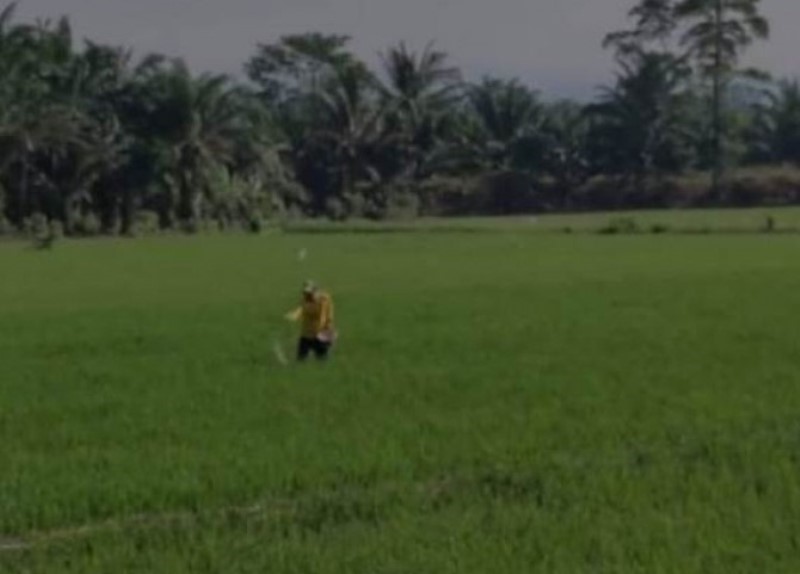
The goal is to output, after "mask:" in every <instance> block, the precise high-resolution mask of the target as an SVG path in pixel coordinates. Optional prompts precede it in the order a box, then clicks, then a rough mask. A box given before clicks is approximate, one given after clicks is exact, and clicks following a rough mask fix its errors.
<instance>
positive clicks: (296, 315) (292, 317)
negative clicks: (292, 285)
mask: <svg viewBox="0 0 800 574" xmlns="http://www.w3.org/2000/svg"><path fill="white" fill-rule="evenodd" d="M301 314H302V311H300V309H295V310H294V311H289V312H288V313H286V315H284V316H283V318H284V319H286V320H287V321H292V322H294V321H299V320H300V315H301Z"/></svg>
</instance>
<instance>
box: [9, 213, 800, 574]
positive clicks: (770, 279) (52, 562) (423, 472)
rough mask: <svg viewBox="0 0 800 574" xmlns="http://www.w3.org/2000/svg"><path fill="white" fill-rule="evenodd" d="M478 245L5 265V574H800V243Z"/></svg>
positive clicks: (478, 239) (480, 241)
mask: <svg viewBox="0 0 800 574" xmlns="http://www.w3.org/2000/svg"><path fill="white" fill-rule="evenodd" d="M796 213H797V212H794V211H793V210H789V211H786V212H781V213H778V214H777V218H778V220H779V221H781V220H782V219H783V218H788V217H790V214H792V215H791V217H795V216H796ZM762 215H763V214H762V213H759V214H758V215H756V216H752V214H751V216H752V217H750V219H747V221H754V222H758V221H760V219H761V217H762ZM670 216H672V215H671V214H670ZM592 217H594V218H595V219H593V220H592V221H593V222H604V221H607V220H608V219H609V218H611V217H615V216H607V215H606V216H592ZM635 217H637V220H638V221H645V220H646V218H647V217H653V218H655V217H656V215H652V216H651V215H647V216H645V215H642V214H637V215H636V216H635ZM661 217H664V215H663V214H662V216H661ZM688 217H690V218H691V217H698V215H691V214H690V215H688ZM707 217H709V215H708V214H707ZM713 217H714V218H716V219H715V220H716V221H720V222H722V223H720V224H719V225H720V228H730V227H736V225H738V224H736V223H735V222H734V220H736V221H739V219H736V218H747V217H748V216H747V215H745V214H743V212H730V213H729V214H714V215H713ZM726 217H727V218H728V219H726ZM730 218H733V219H730ZM798 219H800V216H798ZM540 221H541V220H540ZM544 221H545V223H544V225H550V224H551V222H550V221H549V220H548V219H547V218H545V219H544ZM576 221H578V222H579V223H581V221H582V220H581V219H580V218H577V219H576ZM647 221H649V220H647ZM683 221H684V222H685V221H686V220H683ZM582 223H583V224H585V227H583V228H582V229H587V230H588V229H593V226H594V225H595V223H591V224H589V223H587V222H586V221H583V222H582ZM478 224H479V225H480V226H481V230H483V231H485V233H471V234H466V233H459V232H458V229H456V227H458V226H459V225H461V226H464V227H463V228H466V229H472V228H474V227H475V226H476V224H475V222H460V223H457V224H452V223H451V226H450V228H440V229H435V230H432V229H430V227H429V226H428V227H426V225H428V224H425V223H424V222H423V224H419V226H418V227H417V229H416V232H415V233H381V234H366V233H357V231H358V229H351V230H349V231H348V230H347V229H343V228H341V227H337V228H335V230H336V231H338V233H322V232H321V231H324V229H321V228H318V229H313V230H308V229H305V230H303V229H294V230H293V232H292V233H274V234H268V235H264V236H258V237H256V236H253V237H249V236H236V235H230V236H204V237H194V238H181V237H161V238H150V239H138V240H127V241H123V240H108V241H84V242H81V241H64V242H62V243H60V244H58V245H57V246H56V248H55V249H54V250H53V251H51V252H37V251H34V250H32V249H31V248H29V247H28V246H27V245H24V244H21V243H7V244H3V245H0V269H2V278H0V445H2V446H1V447H0V572H3V573H6V572H8V573H13V574H22V573H26V574H28V573H36V574H38V573H48V574H49V573H53V572H58V573H61V572H64V573H81V574H84V573H106V572H126V573H127V572H135V573H164V574H166V573H170V574H173V573H184V572H185V573H193V574H194V573H212V572H213V573H218V572H225V573H255V572H287V573H289V572H291V573H295V572H297V573H300V572H314V573H345V572H346V573H352V572H365V573H366V572H369V573H400V572H415V573H417V572H432V573H433V572H436V573H437V574H439V573H448V572H452V573H459V574H462V573H473V572H474V573H483V572H509V573H512V572H514V573H516V572H547V573H576V572H592V573H596V572H613V573H618V572H647V573H676V574H677V573H680V574H686V573H725V574H729V573H738V572H740V573H752V572H770V573H779V572H786V573H793V572H797V571H799V570H800V527H798V517H800V418H798V412H800V375H799V374H798V373H800V352H799V351H800V348H799V347H798V337H797V313H796V310H797V309H798V308H800V257H798V253H799V248H800V236H796V235H793V234H757V233H752V234H745V233H740V234H708V235H702V234H676V235H672V234H663V235H658V234H648V233H642V234H632V235H627V234H621V235H600V234H594V233H573V234H566V233H531V232H530V229H529V227H528V226H527V223H525V222H523V221H522V220H514V221H498V220H490V221H480V222H478ZM540 224H541V223H540ZM564 225H565V224H563V223H562V222H558V223H553V229H554V230H558V229H560V228H561V227H562V226H564ZM571 225H572V226H575V227H576V228H577V227H578V223H572V224H571ZM691 225H694V223H693V222H692V221H689V223H688V224H687V226H691ZM433 231H435V232H433ZM307 278H313V279H316V280H317V281H319V282H320V283H322V284H323V285H324V286H325V287H327V288H328V289H330V291H331V292H332V294H333V296H334V298H335V301H336V309H337V322H338V325H339V329H340V331H341V335H342V337H341V340H340V342H339V344H338V346H337V348H336V349H335V354H334V356H333V358H332V360H331V361H330V362H328V363H327V364H315V363H311V364H306V365H296V364H289V365H283V364H282V363H281V361H280V360H279V357H277V356H276V353H275V350H276V348H280V349H281V350H282V351H283V352H284V353H285V354H286V355H288V356H290V357H291V355H292V353H293V346H294V340H295V336H296V332H295V327H294V326H292V325H289V324H287V323H286V322H285V321H284V320H283V318H282V317H283V314H284V313H285V312H286V311H287V310H288V309H289V308H291V307H292V306H293V305H294V304H295V303H296V300H297V295H298V294H297V291H298V288H299V286H300V284H301V283H302V281H303V280H305V279H307Z"/></svg>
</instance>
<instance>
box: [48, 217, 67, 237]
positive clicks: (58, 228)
mask: <svg viewBox="0 0 800 574" xmlns="http://www.w3.org/2000/svg"><path fill="white" fill-rule="evenodd" d="M50 237H53V238H54V239H61V238H63V237H64V224H63V223H62V222H61V221H60V220H58V219H54V220H53V221H51V222H50Z"/></svg>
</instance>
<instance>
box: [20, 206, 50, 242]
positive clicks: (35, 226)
mask: <svg viewBox="0 0 800 574" xmlns="http://www.w3.org/2000/svg"><path fill="white" fill-rule="evenodd" d="M22 230H23V232H24V233H25V235H27V236H28V237H43V236H45V235H47V234H48V233H49V232H50V224H49V223H48V221H47V217H46V216H45V215H44V214H43V213H39V212H36V213H34V214H33V215H31V216H30V217H28V218H26V219H25V220H24V221H23V222H22Z"/></svg>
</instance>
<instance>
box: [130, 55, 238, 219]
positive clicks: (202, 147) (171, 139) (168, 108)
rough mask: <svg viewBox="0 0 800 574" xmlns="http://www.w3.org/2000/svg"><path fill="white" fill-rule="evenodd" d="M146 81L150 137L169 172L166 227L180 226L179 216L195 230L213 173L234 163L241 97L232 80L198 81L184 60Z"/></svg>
mask: <svg viewBox="0 0 800 574" xmlns="http://www.w3.org/2000/svg"><path fill="white" fill-rule="evenodd" d="M141 81H142V85H140V86H139V89H138V91H139V94H140V97H142V98H146V100H147V101H149V102H150V103H149V104H145V108H144V110H142V111H143V112H144V116H143V117H142V118H141V120H144V124H145V128H144V129H145V130H147V129H148V127H149V130H150V131H149V133H146V135H145V137H146V138H147V141H148V142H149V144H148V145H150V146H152V150H153V151H154V152H155V153H156V154H157V156H159V158H160V159H159V160H157V161H160V163H162V165H163V169H164V176H163V181H162V185H163V187H164V189H165V195H164V196H163V201H162V205H161V217H162V223H163V224H166V225H170V224H174V223H175V217H177V218H178V219H179V220H180V221H183V222H186V223H188V224H190V225H194V224H196V223H197V222H198V221H199V219H200V218H201V215H202V214H201V209H202V203H203V197H204V194H207V193H208V192H209V174H210V172H211V170H212V169H213V168H214V167H215V166H217V165H227V164H229V163H230V162H232V161H233V155H234V152H235V149H236V142H237V138H239V137H240V136H241V129H240V125H239V123H238V120H239V117H238V112H239V108H238V106H237V103H238V102H237V98H236V93H235V91H234V90H232V89H231V87H230V85H229V80H228V79H227V77H225V76H214V75H202V76H200V77H194V76H193V75H192V74H191V72H190V71H189V69H188V67H187V66H186V65H185V64H184V63H183V62H181V61H175V62H173V63H172V65H171V67H168V68H162V67H157V68H155V69H154V70H152V71H150V72H149V73H147V74H146V75H145V76H144V78H143V80H141Z"/></svg>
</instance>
